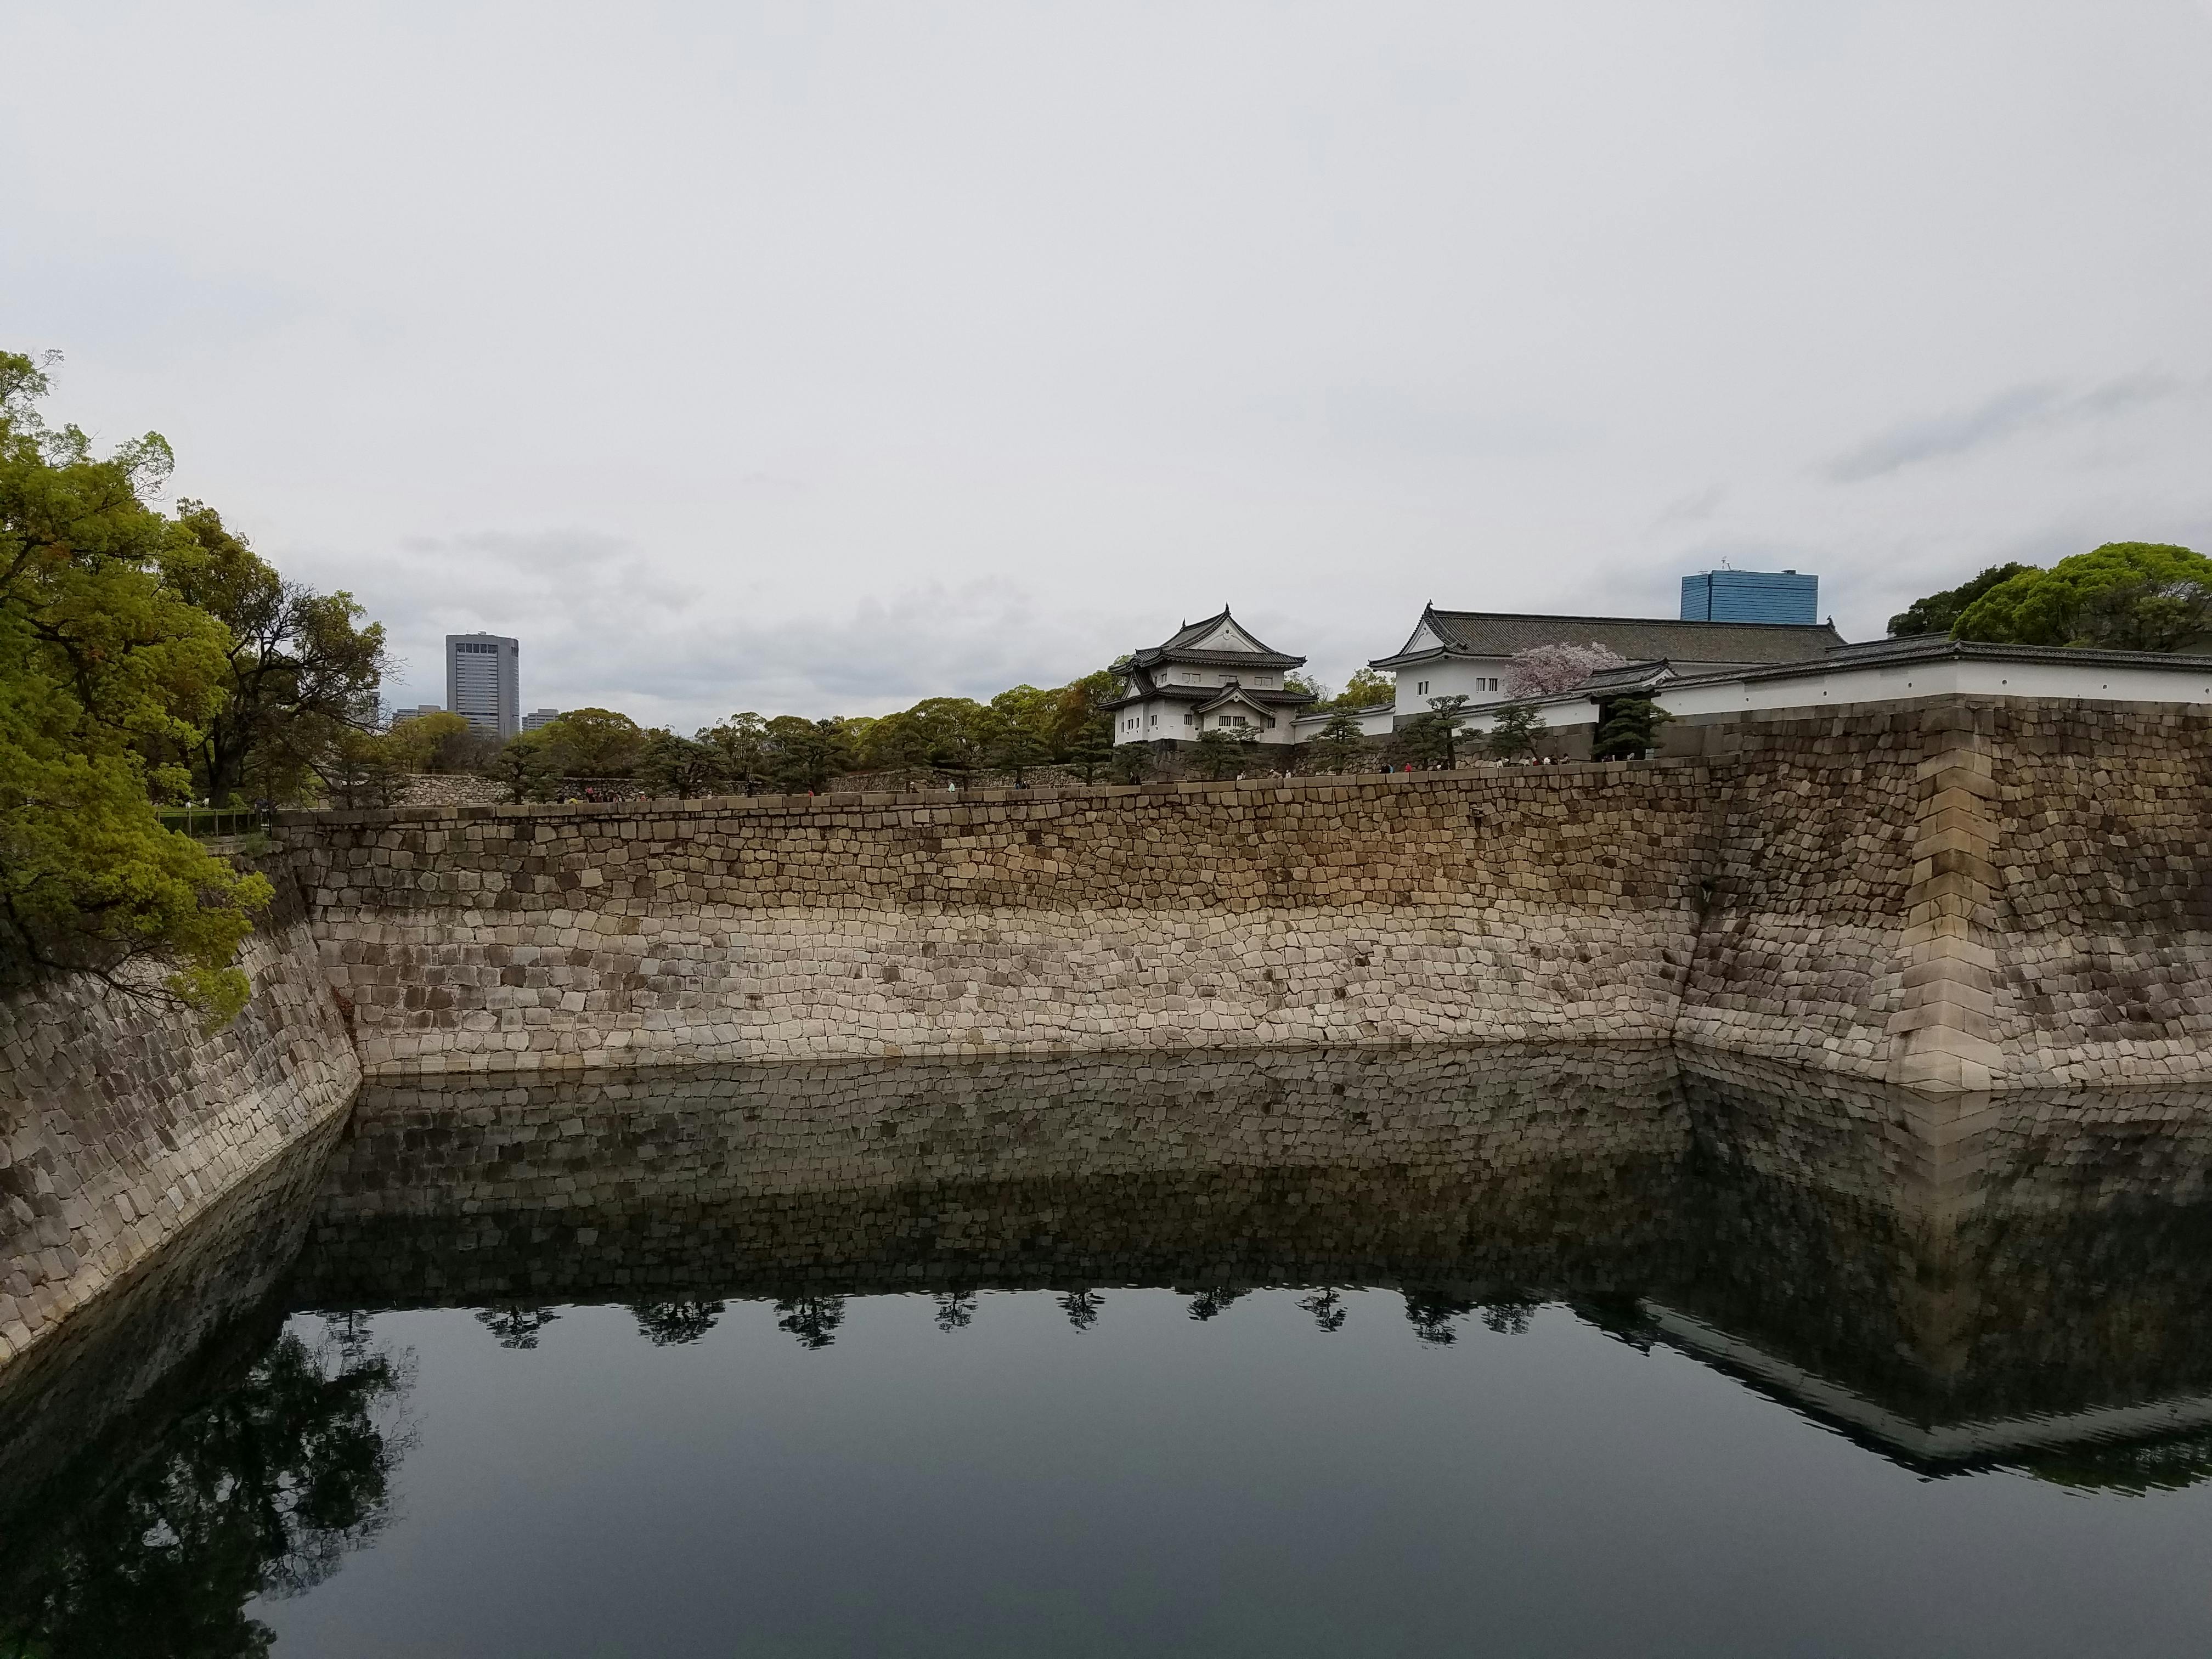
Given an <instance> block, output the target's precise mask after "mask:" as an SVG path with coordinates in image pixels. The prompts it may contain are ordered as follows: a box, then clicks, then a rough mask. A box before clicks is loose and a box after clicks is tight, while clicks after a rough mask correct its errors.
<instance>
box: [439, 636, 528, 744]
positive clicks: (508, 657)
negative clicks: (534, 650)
mask: <svg viewBox="0 0 2212 1659" xmlns="http://www.w3.org/2000/svg"><path fill="white" fill-rule="evenodd" d="M521 654H522V647H521V645H520V642H519V641H514V640H510V639H507V638H504V637H502V636H501V635H497V634H448V635H446V707H447V708H450V709H452V710H453V713H455V714H459V715H461V716H462V717H463V718H464V719H465V720H467V721H468V723H469V725H470V726H471V727H472V728H474V729H475V730H477V731H478V732H483V733H484V734H485V735H486V736H488V737H495V738H498V739H499V740H500V741H501V743H504V742H506V741H507V739H508V738H511V737H513V735H514V734H515V733H516V732H520V730H521V729H522V684H521V671H520V657H521Z"/></svg>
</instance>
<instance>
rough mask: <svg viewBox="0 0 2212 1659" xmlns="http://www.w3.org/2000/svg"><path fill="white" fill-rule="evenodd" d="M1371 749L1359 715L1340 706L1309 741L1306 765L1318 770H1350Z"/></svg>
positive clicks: (1307, 743)
mask: <svg viewBox="0 0 2212 1659" xmlns="http://www.w3.org/2000/svg"><path fill="white" fill-rule="evenodd" d="M1366 752H1367V739H1366V738H1365V736H1364V734H1363V733H1362V732H1361V731H1360V729H1359V715H1358V713H1357V712H1356V711H1354V710H1352V709H1350V708H1338V709H1336V710H1335V711H1334V713H1333V714H1330V715H1329V717H1328V719H1327V720H1324V721H1323V722H1322V728H1321V730H1320V731H1318V732H1316V733H1315V734H1314V735H1313V736H1312V737H1311V738H1309V739H1308V740H1307V742H1306V764H1307V766H1308V768H1309V769H1311V770H1313V771H1316V772H1349V771H1350V770H1351V769H1352V768H1353V767H1355V766H1357V765H1358V763H1359V761H1360V758H1361V757H1363V756H1364V755H1365V753H1366Z"/></svg>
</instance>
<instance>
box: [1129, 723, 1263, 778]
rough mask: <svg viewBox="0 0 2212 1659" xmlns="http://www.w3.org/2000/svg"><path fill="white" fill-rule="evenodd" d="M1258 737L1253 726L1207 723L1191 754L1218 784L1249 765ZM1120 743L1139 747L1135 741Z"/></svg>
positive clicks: (1199, 767)
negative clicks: (1212, 724) (1209, 724)
mask: <svg viewBox="0 0 2212 1659" xmlns="http://www.w3.org/2000/svg"><path fill="white" fill-rule="evenodd" d="M1259 738H1260V728H1259V727H1257V726H1207V727H1206V730H1205V731H1203V732H1200V733H1199V734H1198V741H1197V742H1196V743H1195V744H1193V745H1192V746H1191V753H1192V756H1193V757H1194V760H1195V762H1196V763H1197V766H1198V769H1199V770H1200V772H1201V773H1203V774H1204V775H1206V776H1207V777H1209V778H1212V780H1213V781H1216V782H1217V783H1218V782H1219V781H1222V780H1223V779H1225V778H1233V777H1235V776H1236V775H1237V774H1238V773H1240V772H1242V771H1243V770H1244V769H1246V768H1248V767H1249V766H1250V765H1251V764H1252V757H1253V754H1254V751H1255V749H1256V748H1257V747H1258V744H1259ZM1123 746H1124V747H1126V748H1130V749H1134V748H1136V747H1138V745H1137V744H1125V745H1123Z"/></svg>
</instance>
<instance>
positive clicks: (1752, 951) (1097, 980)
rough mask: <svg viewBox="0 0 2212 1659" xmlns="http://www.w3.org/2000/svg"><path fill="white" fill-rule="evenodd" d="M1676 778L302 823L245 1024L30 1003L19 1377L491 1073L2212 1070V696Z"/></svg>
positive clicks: (1933, 1080)
mask: <svg viewBox="0 0 2212 1659" xmlns="http://www.w3.org/2000/svg"><path fill="white" fill-rule="evenodd" d="M1668 738H1669V745H1670V747H1672V748H1674V749H1676V750H1686V751H1688V752H1687V753H1686V755H1685V756H1684V757H1682V758H1679V759H1671V760H1662V761H1655V762H1644V763H1614V764H1609V765H1589V764H1581V765H1568V766H1554V767H1541V768H1516V769H1481V770H1479V771H1473V772H1463V773H1456V774H1443V775H1438V774H1416V775H1398V776H1395V777H1389V778H1381V777H1376V776H1372V775H1363V776H1358V777H1340V778H1320V779H1298V780H1266V781H1253V782H1246V783H1231V784H1217V785H1206V784H1170V785H1152V786H1145V787H1135V788H1129V787H1121V788H1115V787H1101V788H1097V789H1090V790H1071V791H1065V792H1059V793H1054V792H1044V791H1011V790H1009V791H996V792H983V793H981V795H980V798H979V797H975V796H969V797H963V798H960V799H946V800H938V799H927V800H921V799H915V798H912V797H903V798H891V797H883V798H878V797H872V796H868V795H858V796H853V797H844V798H841V797H836V796H831V797H828V798H824V799H760V800H752V801H742V800H739V801H715V802H690V803H679V802H654V803H634V802H633V803H624V804H622V805H570V806H554V807H489V806H475V807H455V808H449V809H442V810H435V809H434V810H421V809H417V810H410V811H383V812H357V813H332V814H308V815H296V816H293V817H287V818H286V819H284V820H283V822H281V823H280V824H279V826H278V828H277V829H276V842H277V850H276V854H275V855H274V863H273V865H272V872H273V873H275V874H276V875H277V876H278V877H279V878H280V880H279V887H280V890H283V892H284V894H285V895H286V897H285V902H286V904H287V905H288V906H289V908H285V909H284V910H283V911H282V912H280V914H278V915H276V916H275V917H273V918H272V921H271V924H270V927H269V928H268V929H267V930H266V931H264V933H261V934H260V935H258V936H257V938H256V939H255V940H254V942H253V945H252V951H251V953H250V955H249V957H248V960H247V963H246V966H247V967H248V969H250V970H251V971H252V974H253V975H254V980H255V984H256V987H257V988H256V993H255V997H254V1001H253V1004H252V1007H251V1008H249V1010H248V1011H247V1012H246V1014H245V1015H244V1016H242V1017H241V1018H240V1020H239V1021H238V1022H236V1023H235V1024H234V1025H233V1026H231V1027H230V1028H229V1029H228V1030H225V1031H222V1032H221V1033H217V1034H216V1035H214V1036H205V1035H203V1034H202V1033H200V1032H199V1031H197V1030H196V1029H195V1028H194V1027H193V1025H192V1024H191V1022H190V1020H189V1019H188V1018H185V1016H183V1015H182V1014H180V1013H178V1012H173V1011H167V1010H163V1009H161V1008H158V1007H149V1006H143V1005H139V1004H135V1003H132V1002H130V1001H127V1000H118V999H117V998H116V997H114V996H113V995H112V994H108V993H104V992H95V991H94V990H92V989H89V988H88V987H83V986H70V985H58V986H55V987H51V988H50V989H48V990H47V991H46V992H45V993H43V994H40V995H36V996H27V997H17V998H15V999H14V1000H9V1001H7V1002H5V1003H0V1061H4V1066H0V1257H4V1259H5V1260H7V1261H9V1263H11V1264H12V1265H11V1266H10V1267H9V1277H8V1278H7V1279H5V1281H4V1282H0V1361H4V1360H5V1359H6V1358H7V1357H8V1356H9V1355H10V1354H12V1353H13V1352H15V1351H16V1350H17V1349H19V1348H21V1346H24V1345H26V1344H27V1343H28V1342H30V1341H31V1340H33V1339H35V1338H36V1337H37V1336H39V1335H40V1334H41V1333H42V1332H44V1331H46V1330H49V1329H51V1328H53V1326H54V1324H55V1323H56V1322H57V1321H58V1319H60V1318H61V1317H62V1316H64V1315H65V1314H67V1313H68V1312H69V1310H70V1309H72V1308H74V1307H76V1306H77V1305H78V1304H80V1303H82V1301H83V1299H84V1298H85V1297H88V1296H89V1295H91V1294H93V1293H94V1292H95V1291H98V1290H100V1288H101V1287H102V1286H104V1285H109V1284H112V1282H113V1281H114V1280H115V1279H117V1278H118V1276H119V1275H121V1274H123V1273H127V1272H129V1271H131V1269H132V1268H133V1267H134V1266H136V1265H137V1264H140V1263H143V1261H145V1260H146V1259H147V1258H148V1257H149V1255H151V1254H152V1253H153V1252H154V1251H155V1250H156V1249H159V1248H160V1246H161V1243H162V1242H163V1241H164V1240H165V1239H166V1238H167V1237H171V1236H172V1235H173V1234H174V1233H175V1232H176V1231H177V1230H178V1229H179V1228H180V1227H181V1226H183V1225H185V1223H186V1222H188V1221H189V1220H190V1219H191V1218H192V1217H193V1216H194V1215H196V1214H197V1213H198V1212H200V1211H201V1210H202V1209H204V1207H205V1206H206V1205H207V1204H208V1203H209V1202H210V1200H212V1199H213V1198H214V1197H215V1196H216V1194H219V1193H220V1192H222V1191H223V1190H224V1189H226V1188H229V1187H232V1186H234V1184H235V1183H237V1182H239V1181H240V1180H241V1179H242V1178H244V1177H245V1176H246V1175H247V1174H248V1173H250V1172H251V1171H252V1170H254V1169H255V1168H257V1167H258V1166H259V1165H261V1164H265V1163H266V1162H267V1161H268V1160H269V1158H271V1157H272V1156H274V1155H275V1153H276V1152H278V1151H280V1150H281V1149H282V1148H283V1146H286V1145H288V1144H289V1143H291V1142H294V1141H295V1140H297V1139H301V1138H302V1137H303V1136H305V1135H306V1134H307V1133H310V1132H312V1130H313V1128H314V1127H315V1126H316V1125H318V1124H319V1123H321V1122H324V1121H326V1120H327V1119H328V1118H329V1117H330V1116H331V1115H333V1114H335V1113H337V1112H338V1111H340V1110H341V1109H343V1105H344V1103H345V1101H346V1100H347V1098H348V1097H349V1094H350V1092H351V1091H352V1089H353V1088H354V1086H355V1085H356V1081H357V1079H358V1078H359V1077H360V1076H361V1075H362V1069H363V1068H364V1067H365V1068H366V1070H367V1071H368V1073H370V1074H373V1075H375V1076H377V1077H380V1078H386V1079H408V1078H419V1077H427V1076H435V1075H438V1074H441V1073H493V1072H508V1071H513V1072H517V1073H535V1072H544V1071H546V1070H549V1069H563V1070H565V1069H572V1068H573V1069H580V1068H583V1067H586V1066H617V1067H623V1066H641V1065H659V1064H665V1063H676V1064H698V1063H720V1062H727V1061H774V1060H790V1061H809V1062H811V1061H819V1060H828V1059H839V1058H843V1059H854V1060H860V1059H866V1060H879V1059H883V1058H886V1057H919V1056H945V1057H974V1056H978V1055H1009V1054H1037V1053H1052V1054H1064V1053H1074V1052H1080V1051H1108V1050H1125V1051H1128V1050H1135V1051H1159V1050H1176V1049H1194V1050H1206V1049H1213V1050H1227V1049H1237V1048H1243V1049H1262V1050H1265V1049H1285V1048H1311V1047H1322V1046H1334V1047H1363V1046H1364V1047H1372V1046H1381V1045H1400V1044H1420V1043H1462V1044H1464V1043H1495V1042H1593V1041H1595V1042H1613V1043H1624V1042H1626V1043H1650V1042H1668V1041H1673V1042H1677V1043H1679V1044H1682V1045H1685V1046H1686V1047H1691V1048H1699V1049H1702V1050H1704V1051H1705V1052H1706V1053H1708V1054H1716V1053H1717V1054H1729V1055H1733V1056H1735V1057H1737V1058H1739V1059H1741V1060H1745V1061H1747V1062H1752V1061H1758V1062H1773V1063H1782V1064H1790V1065H1797V1066H1813V1067H1815V1068H1819V1069H1820V1070H1823V1071H1826V1072H1828V1073H1836V1074H1841V1075H1843V1076H1845V1077H1850V1078H1857V1079H1863V1080H1867V1081H1873V1082H1879V1081H1888V1082H1893V1083H1904V1084H1907V1085H1912V1086H1914V1087H1917V1088H1919V1089H1923V1090H1935V1091H1978V1090H1984V1089H1989V1088H1992V1087H1999V1088H2017V1087H2022V1086H2043V1085H2083V1084H2092V1083H2094V1084H2112V1083H2129V1084H2137V1083H2166V1084H2174V1083H2189V1082H2193V1081H2204V1080H2208V1079H2212V1042H2208V1040H2207V1039H2208V1036H2209V1035H2212V830H2208V815H2207V811H2206V807H2207V805H2208V803H2212V716H2209V715H2208V714H2206V713H2205V712H2203V711H2201V710H2199V709H2197V708H2182V707H2179V706H2175V705H2164V704H2160V705H2150V704H2128V703H2115V702H2051V701H2038V700H2033V699H2026V698H2003V697H1994V698H1993V697H1979V696H1978V697H1965V696H1950V697H1943V698H1934V699H1929V700H1926V701H1923V702H1911V703H1887V704H1868V705H1860V706H1857V707H1850V708H1823V709H1821V710H1820V711H1819V712H1818V713H1817V714H1813V713H1809V712H1808V713H1807V714H1802V715H1798V716H1781V715H1771V714H1768V715H1760V716H1756V717H1750V716H1746V717H1732V716H1716V717H1710V718H1707V719H1705V720H1699V721H1685V722H1682V723H1680V726H1679V727H1678V728H1671V729H1670V731H1669V733H1668Z"/></svg>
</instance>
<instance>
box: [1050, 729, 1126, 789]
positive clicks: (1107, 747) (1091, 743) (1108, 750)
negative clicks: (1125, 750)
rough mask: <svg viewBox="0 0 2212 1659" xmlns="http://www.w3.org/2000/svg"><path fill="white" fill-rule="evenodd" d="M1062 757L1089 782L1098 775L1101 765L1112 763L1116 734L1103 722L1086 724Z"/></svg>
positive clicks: (1063, 752)
mask: <svg viewBox="0 0 2212 1659" xmlns="http://www.w3.org/2000/svg"><path fill="white" fill-rule="evenodd" d="M1060 758H1061V759H1063V760H1064V761H1066V763H1067V764H1068V765H1070V766H1073V768H1075V769H1076V770H1077V771H1078V772H1079V773H1080V774H1081V775H1082V777H1083V781H1084V782H1085V783H1089V782H1091V781H1092V779H1094V778H1095V777H1097V775H1098V769H1099V768H1100V767H1102V766H1106V765H1109V764H1110V763H1112V761H1113V758H1114V734H1113V733H1112V732H1109V731H1108V730H1107V729H1106V727H1105V725H1104V724H1103V722H1102V723H1099V724H1097V725H1086V726H1084V727H1083V728H1082V729H1081V730H1080V731H1079V732H1078V734H1077V736H1076V738H1075V740H1074V741H1073V743H1071V744H1068V745H1067V747H1066V750H1063V751H1062V754H1061V757H1060Z"/></svg>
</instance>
